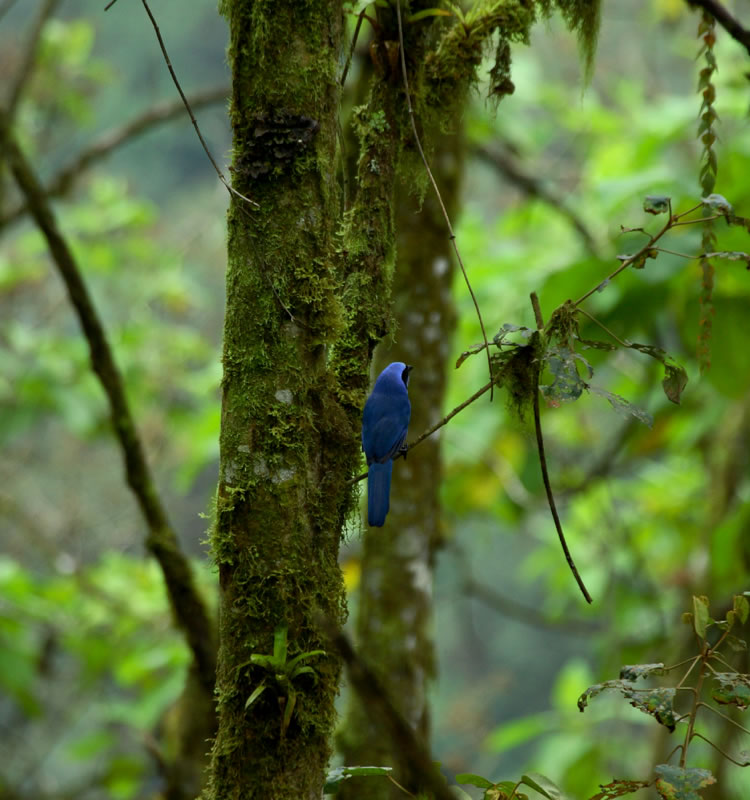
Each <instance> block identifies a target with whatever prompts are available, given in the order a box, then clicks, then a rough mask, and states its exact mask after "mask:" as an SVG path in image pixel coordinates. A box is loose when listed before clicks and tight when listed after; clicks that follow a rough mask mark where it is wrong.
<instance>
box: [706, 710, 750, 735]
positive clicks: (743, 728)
mask: <svg viewBox="0 0 750 800" xmlns="http://www.w3.org/2000/svg"><path fill="white" fill-rule="evenodd" d="M698 705H699V706H702V707H703V708H707V709H708V710H709V711H713V713H714V714H716V715H717V716H719V717H721V718H722V719H725V720H726V721H727V722H729V723H731V724H732V725H734V727H735V728H739V729H740V730H741V731H742V732H743V733H747V734H748V735H750V730H748V729H747V728H746V727H745V726H744V725H740V723H739V722H737V721H736V720H733V719H732V718H731V717H728V716H727V715H726V714H723V713H722V712H721V711H719V709H718V708H714V706H710V705H709V704H708V703H703V702H701V703H698Z"/></svg>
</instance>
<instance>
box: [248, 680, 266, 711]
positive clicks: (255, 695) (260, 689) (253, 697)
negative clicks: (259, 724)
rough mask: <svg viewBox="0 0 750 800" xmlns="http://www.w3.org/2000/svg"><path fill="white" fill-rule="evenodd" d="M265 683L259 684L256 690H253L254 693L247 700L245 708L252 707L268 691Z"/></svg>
mask: <svg viewBox="0 0 750 800" xmlns="http://www.w3.org/2000/svg"><path fill="white" fill-rule="evenodd" d="M267 688H268V687H267V686H266V684H265V683H259V684H258V685H257V686H256V687H255V689H253V693H252V694H251V695H250V697H248V698H247V700H245V708H246V709H247V708H250V706H251V705H252V704H253V703H254V702H255V701H256V700H257V699H258V698H259V697H260V696H261V695H262V694H263V692H264V691H265V690H266V689H267Z"/></svg>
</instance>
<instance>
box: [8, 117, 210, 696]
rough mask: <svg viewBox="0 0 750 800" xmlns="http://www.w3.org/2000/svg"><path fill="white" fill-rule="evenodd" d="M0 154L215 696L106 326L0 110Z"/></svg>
mask: <svg viewBox="0 0 750 800" xmlns="http://www.w3.org/2000/svg"><path fill="white" fill-rule="evenodd" d="M0 152H2V153H3V155H4V157H5V159H6V161H7V163H8V165H9V167H10V170H11V172H12V173H13V176H14V178H15V181H16V183H17V184H18V188H19V189H20V190H21V193H22V194H23V195H24V196H25V197H26V202H27V203H28V206H29V213H30V214H31V215H32V217H33V218H34V220H35V222H36V224H37V227H38V228H39V230H40V231H41V233H42V235H43V236H44V238H45V239H46V241H47V247H48V248H49V252H50V255H51V257H52V260H53V261H54V263H55V265H56V267H57V269H58V271H59V273H60V276H61V277H62V279H63V281H64V283H65V285H66V288H67V290H68V294H69V295H70V300H71V303H72V304H73V307H74V308H75V311H76V314H77V315H78V320H79V322H80V324H81V328H82V329H83V333H84V335H85V336H86V340H87V342H88V345H89V353H90V356H91V365H92V368H93V370H94V373H95V374H96V376H97V377H98V378H99V381H100V383H101V385H102V388H103V389H104V391H105V393H106V395H107V399H108V400H109V406H110V413H111V418H112V425H113V427H114V430H115V434H116V436H117V439H118V441H119V443H120V449H121V451H122V455H123V460H124V462H125V473H126V477H127V482H128V485H129V486H130V488H131V489H132V491H133V494H134V495H135V497H136V500H137V501H138V505H139V506H140V509H141V514H142V515H143V517H144V519H145V521H146V524H147V526H148V529H149V534H148V537H147V539H146V546H147V547H148V549H149V550H150V551H151V552H152V554H153V555H154V556H155V558H156V559H157V561H158V563H159V565H160V567H161V569H162V572H163V573H164V580H165V583H166V587H167V592H168V593H169V598H170V601H171V604H172V611H173V613H174V615H175V618H176V620H177V623H178V625H179V626H180V627H181V628H182V631H183V633H184V635H185V638H186V640H187V642H188V645H189V647H190V649H191V651H192V653H193V657H194V659H195V666H196V669H197V671H198V674H199V677H200V681H201V684H202V685H203V687H204V689H205V690H206V691H209V692H210V691H213V686H214V682H215V665H216V646H215V640H214V633H213V625H212V622H211V619H210V617H209V614H208V611H207V609H206V606H205V604H204V602H203V599H202V598H201V596H200V594H199V593H198V589H197V587H196V586H195V581H194V577H193V573H192V570H191V568H190V562H189V561H188V559H187V558H186V557H185V554H184V553H183V552H182V550H181V549H180V545H179V542H178V539H177V535H176V534H175V532H174V529H173V528H172V526H171V524H170V522H169V520H168V518H167V514H166V511H165V509H164V506H163V505H162V502H161V500H160V498H159V495H158V494H157V490H156V486H155V483H154V480H153V476H152V475H151V471H150V469H149V466H148V463H147V461H146V457H145V454H144V451H143V445H142V443H141V440H140V438H139V436H138V432H137V430H136V427H135V422H134V420H133V416H132V414H131V411H130V407H129V405H128V401H127V397H126V395H125V388H124V385H123V380H122V376H121V375H120V372H119V370H118V368H117V365H116V363H115V360H114V356H113V354H112V350H111V349H110V346H109V342H108V341H107V337H106V334H105V332H104V327H103V325H102V322H101V320H100V318H99V315H98V313H97V310H96V308H95V307H94V304H93V302H92V300H91V297H90V295H89V292H88V289H87V287H86V284H85V283H84V281H83V278H82V277H81V273H80V270H79V268H78V264H77V263H76V261H75V258H74V257H73V253H72V251H71V249H70V246H69V245H68V243H67V241H66V240H65V238H64V237H63V235H62V234H61V233H60V230H59V229H58V227H57V221H56V219H55V216H54V214H53V212H52V209H51V207H50V204H49V201H48V199H47V198H46V197H45V195H44V189H43V187H42V185H41V183H40V182H39V179H38V178H37V176H36V175H35V174H34V172H33V170H32V168H31V165H30V164H29V162H28V160H27V158H26V157H25V156H24V154H23V152H22V151H21V149H20V148H19V146H18V144H17V143H16V141H15V139H14V137H13V134H12V132H11V128H10V124H9V119H8V115H7V112H5V111H4V110H2V109H0Z"/></svg>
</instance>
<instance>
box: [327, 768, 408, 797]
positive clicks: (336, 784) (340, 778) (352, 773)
mask: <svg viewBox="0 0 750 800" xmlns="http://www.w3.org/2000/svg"><path fill="white" fill-rule="evenodd" d="M391 772H393V768H392V767H336V768H335V769H332V770H331V771H330V772H329V773H328V775H326V782H325V786H324V787H323V793H324V794H336V793H337V792H338V790H339V789H340V788H341V784H342V783H343V782H344V781H345V780H348V779H349V778H354V777H366V776H368V775H388V774H389V773H391Z"/></svg>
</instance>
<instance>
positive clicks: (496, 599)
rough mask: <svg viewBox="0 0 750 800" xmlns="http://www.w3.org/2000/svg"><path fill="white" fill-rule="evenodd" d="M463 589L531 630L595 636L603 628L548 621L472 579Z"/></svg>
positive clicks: (576, 621) (531, 608)
mask: <svg viewBox="0 0 750 800" xmlns="http://www.w3.org/2000/svg"><path fill="white" fill-rule="evenodd" d="M462 589H463V592H464V593H465V594H466V595H468V596H469V597H473V598H475V599H476V600H481V602H483V603H484V604H485V605H486V606H487V607H488V608H491V609H493V610H495V611H497V612H498V613H499V614H502V615H503V616H504V617H508V619H513V620H515V621H516V622H521V623H522V624H524V625H528V626H529V627H531V628H538V629H540V630H543V631H555V632H556V633H567V634H593V633H596V632H597V631H600V630H601V626H600V625H598V624H597V623H596V622H587V621H586V620H569V619H560V620H554V619H548V618H547V617H545V616H544V615H543V614H540V613H539V611H538V610H537V609H536V608H533V607H532V606H527V605H524V604H523V603H519V602H518V601H517V600H514V599H513V598H511V597H506V596H505V595H503V594H500V592H498V591H497V590H496V589H492V588H490V587H489V586H483V585H482V584H480V583H478V582H477V581H475V580H473V579H472V578H467V579H466V580H465V581H464V583H463V586H462Z"/></svg>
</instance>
